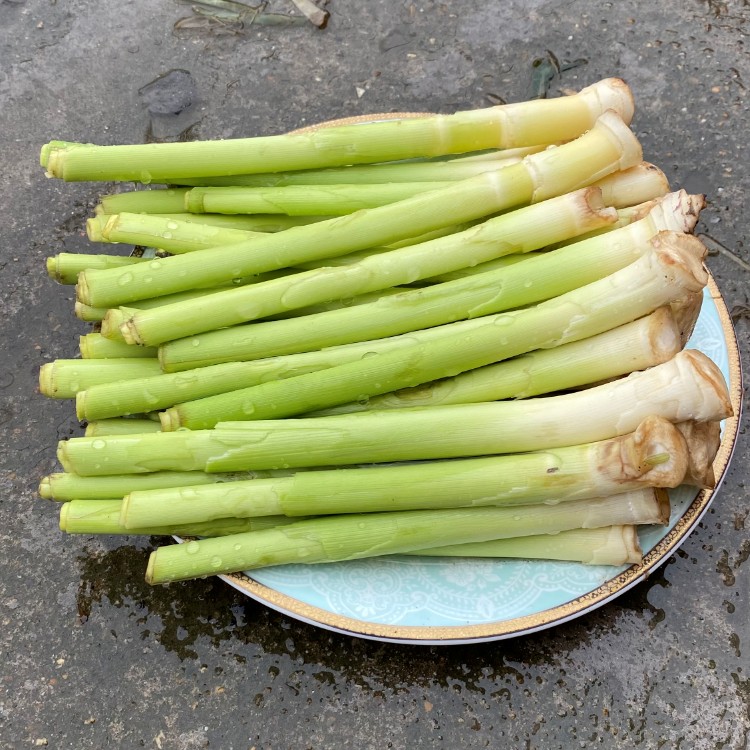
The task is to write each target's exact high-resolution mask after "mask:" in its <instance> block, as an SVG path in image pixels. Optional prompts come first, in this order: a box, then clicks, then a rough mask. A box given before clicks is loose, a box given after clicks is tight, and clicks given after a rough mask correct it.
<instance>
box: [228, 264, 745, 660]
mask: <svg viewBox="0 0 750 750" xmlns="http://www.w3.org/2000/svg"><path fill="white" fill-rule="evenodd" d="M707 271H708V269H707ZM707 289H708V293H709V295H710V297H711V299H712V301H713V303H714V305H715V306H716V310H717V312H718V316H719V320H720V323H721V327H722V331H723V333H724V338H725V343H726V346H727V354H728V370H729V383H728V387H729V397H730V402H731V404H732V409H733V411H734V414H733V416H731V417H728V418H727V419H726V421H725V430H724V437H723V438H722V441H721V444H720V446H719V450H718V452H717V454H716V457H715V459H714V471H715V474H716V476H717V478H718V480H717V484H716V487H714V488H712V489H702V490H700V491H699V492H698V494H697V495H696V497H695V499H694V500H693V501H692V502H691V503H690V505H689V506H688V507H687V508H686V509H685V511H684V512H683V514H682V515H681V516H680V517H679V518H678V519H677V521H676V523H675V524H674V526H673V527H672V528H671V529H670V530H669V531H668V532H667V534H666V535H665V536H664V537H663V538H662V539H660V540H659V542H657V544H656V545H655V546H654V547H653V549H651V550H650V551H649V552H648V553H646V554H645V555H644V557H643V560H642V561H641V562H640V563H638V564H634V565H631V566H630V567H628V568H627V569H625V570H624V571H621V572H620V573H618V574H616V575H614V576H613V577H611V578H609V579H607V580H606V581H604V582H603V583H602V584H600V585H599V586H597V587H596V588H595V589H592V590H591V591H589V592H587V593H585V594H582V595H581V596H578V597H575V598H574V599H571V600H569V601H567V602H564V603H562V604H559V605H556V606H554V607H551V608H549V609H544V610H540V611H539V612H534V613H530V614H527V615H523V616H521V617H514V618H510V619H507V620H493V621H491V622H487V623H481V624H475V625H439V626H436V625H389V624H385V623H377V622H370V621H367V620H359V619H357V618H353V617H348V616H345V615H340V614H337V613H334V612H331V611H329V610H326V609H322V608H320V607H316V606H315V605H311V604H307V603H306V602H303V601H301V600H299V599H297V598H295V597H294V596H291V595H289V594H284V593H281V592H279V591H277V590H276V589H273V588H271V587H270V586H268V585H266V584H263V583H260V582H259V581H256V580H255V579H253V578H251V577H250V576H248V575H247V574H245V573H233V574H226V575H219V576H217V577H218V578H220V579H221V580H223V581H225V582H226V583H228V584H229V585H230V586H232V587H233V588H234V589H236V590H238V591H240V592H241V593H243V594H245V595H246V596H249V597H250V598H252V599H255V600H256V601H258V602H260V603H262V604H265V605H266V606H268V607H270V608H271V609H274V610H276V611H278V612H281V613H282V614H285V615H288V616H290V617H293V618H295V619H297V620H300V621H302V622H306V623H308V624H310V625H314V626H316V627H320V628H323V629H325V630H329V631H333V632H336V633H340V634H343V635H350V636H355V637H358V638H364V639H368V640H376V641H381V642H390V643H403V644H412V645H459V644H468V643H483V642H488V641H497V640H504V639H508V638H515V637H519V636H522V635H528V634H530V633H535V632H539V631H541V630H546V629H548V628H552V627H555V626H557V625H560V624H563V623H565V622H569V621H570V620H573V619H575V618H577V617H581V616H583V615H585V614H587V613H589V612H592V611H593V610H595V609H598V608H599V607H601V606H603V605H604V604H606V603H608V602H610V601H612V600H613V599H615V598H616V597H617V596H620V595H621V594H623V593H625V592H626V591H628V590H629V589H631V588H632V587H633V586H635V585H636V584H638V583H640V582H641V581H643V580H645V579H646V578H647V577H648V576H649V575H650V574H651V573H652V572H654V571H655V570H656V569H657V568H658V567H659V566H660V565H661V564H663V563H664V562H665V561H666V560H667V559H668V557H669V556H670V555H671V554H672V553H674V552H675V551H676V550H677V549H678V548H679V547H680V545H681V544H682V543H683V542H684V541H685V540H686V539H687V537H688V536H690V534H691V533H692V531H693V530H694V529H695V527H696V526H697V525H698V523H699V522H700V520H701V519H702V518H703V516H704V514H705V513H706V511H707V510H708V508H709V506H710V505H711V502H712V501H713V499H714V497H715V496H716V493H717V492H718V491H719V489H720V487H721V484H722V483H723V480H724V477H725V476H726V473H727V469H728V467H729V462H730V461H731V458H732V455H733V454H734V449H735V446H736V444H737V437H738V433H739V424H740V420H741V417H742V362H741V359H740V352H739V343H738V341H737V334H736V332H735V330H734V326H733V324H732V319H731V317H730V314H729V310H728V308H727V305H726V302H725V301H724V298H723V297H722V295H721V292H720V290H719V288H718V285H717V284H716V281H715V280H714V277H713V275H712V274H711V272H710V271H708V284H707Z"/></svg>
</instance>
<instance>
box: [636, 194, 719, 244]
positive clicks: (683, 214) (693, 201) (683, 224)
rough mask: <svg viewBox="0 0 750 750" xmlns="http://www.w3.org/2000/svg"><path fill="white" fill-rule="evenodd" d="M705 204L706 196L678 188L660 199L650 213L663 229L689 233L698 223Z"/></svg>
mask: <svg viewBox="0 0 750 750" xmlns="http://www.w3.org/2000/svg"><path fill="white" fill-rule="evenodd" d="M705 206H706V196H704V195H700V194H699V195H690V194H689V193H687V192H686V191H685V190H678V191H676V192H674V193H668V194H667V195H665V196H664V197H663V198H661V199H659V200H658V201H657V202H656V205H655V206H653V208H652V209H651V211H649V212H648V213H649V214H650V215H651V217H652V219H653V220H654V221H655V223H656V224H657V226H659V227H661V228H662V229H671V230H672V231H675V232H685V233H689V232H692V231H693V229H694V228H695V225H696V224H697V223H698V219H699V217H700V213H701V211H702V210H703V209H704V208H705Z"/></svg>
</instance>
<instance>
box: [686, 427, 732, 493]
mask: <svg viewBox="0 0 750 750" xmlns="http://www.w3.org/2000/svg"><path fill="white" fill-rule="evenodd" d="M675 426H676V427H677V429H678V430H679V431H680V433H681V434H682V436H683V438H684V439H685V442H686V443H687V446H688V454H689V457H690V460H689V463H688V469H687V473H686V474H685V479H684V482H685V484H689V485H691V486H693V487H708V488H709V489H712V488H714V487H716V474H715V473H714V467H713V464H714V459H715V458H716V454H717V453H718V451H719V446H720V445H721V423H720V422H694V421H689V422H679V423H678V424H677V425H675Z"/></svg>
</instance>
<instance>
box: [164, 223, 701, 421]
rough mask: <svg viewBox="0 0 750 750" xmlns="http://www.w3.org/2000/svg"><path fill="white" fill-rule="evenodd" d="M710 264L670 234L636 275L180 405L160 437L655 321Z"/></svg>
mask: <svg viewBox="0 0 750 750" xmlns="http://www.w3.org/2000/svg"><path fill="white" fill-rule="evenodd" d="M704 255H705V248H704V247H703V245H702V244H701V243H700V241H699V240H697V239H695V238H694V237H692V236H691V235H683V234H677V233H674V232H663V233H661V234H660V235H658V237H657V238H655V239H654V240H652V250H651V251H649V252H648V253H647V254H645V255H643V256H641V257H640V258H639V259H638V260H636V261H635V262H634V263H632V264H631V265H630V266H627V267H625V268H623V269H621V270H620V271H616V272H615V273H613V274H611V275H610V276H607V277H605V278H604V279H601V280H599V281H594V282H592V283H590V284H586V285H585V286H582V287H580V288H578V289H575V290H573V291H570V292H567V293H566V294H563V295H560V296H559V297H555V298H554V299H552V300H549V301H547V302H544V303H542V304H539V305H537V306H536V307H530V308H527V309H523V310H517V311H513V312H508V313H501V314H499V315H495V316H488V317H486V318H479V319H477V320H476V321H475V326H474V327H473V328H472V329H471V332H470V333H469V334H468V335H467V333H466V332H465V331H463V330H462V331H460V332H458V333H456V334H454V335H449V336H445V337H443V338H441V339H439V340H437V341H432V342H430V343H428V344H420V343H416V342H415V343H414V344H413V345H412V346H411V347H408V348H406V347H405V348H403V349H401V350H400V351H395V352H388V353H383V354H377V355H375V356H373V357H368V358H365V359H362V360H360V361H358V362H350V363H348V364H344V365H339V366H337V367H333V368H330V369H328V370H323V371H320V372H313V373H308V374H306V375H299V376H297V377H295V378H288V379H286V380H281V381H277V382H272V383H263V384H262V385H257V386H253V387H251V388H244V389H240V390H237V391H232V392H230V393H224V394H220V395H218V396H211V397H209V398H204V399H200V400H198V401H192V402H189V403H186V404H180V405H178V406H174V407H172V408H170V409H168V410H167V411H165V412H162V413H161V414H160V415H159V416H160V419H161V420H162V428H163V429H164V430H175V429H178V428H179V427H188V428H189V429H203V428H206V427H213V426H214V425H215V424H217V422H221V421H227V420H233V419H236V420H256V419H279V418H282V417H289V416H294V415H298V414H304V413H305V412H310V411H314V410H316V409H323V408H327V407H330V406H335V405H337V404H344V403H348V402H349V401H364V400H366V399H368V398H371V397H372V396H377V395H379V394H381V393H390V392H391V391H396V390H399V389H400V388H408V387H410V386H415V385H421V384H422V383H428V382H430V381H432V380H438V379H440V378H448V377H453V376H454V375H457V374H458V373H460V372H466V371H467V370H473V369H474V368H477V367H482V366H484V365H488V364H492V363H494V362H499V361H500V360H503V359H509V358H510V357H515V356H517V355H519V354H524V353H526V352H529V351H532V350H534V349H545V348H549V347H554V346H558V345H560V344H564V343H566V342H568V341H576V340H580V339H584V338H589V337H590V336H594V335H596V334H598V333H603V332H604V331H608V330H611V329H612V328H616V327H617V326H620V325H624V324H625V323H629V322H631V321H632V320H635V319H637V318H639V317H642V316H643V315H647V314H649V313H651V312H653V311H654V310H655V309H656V308H658V307H662V306H663V305H665V304H668V303H669V301H670V300H672V299H675V298H678V297H680V296H682V295H683V294H684V292H685V290H686V289H687V290H697V289H702V288H703V287H704V286H705V284H706V281H707V276H706V271H705V269H704V268H703V265H702V258H703V257H704ZM512 268H514V266H511V269H509V270H512Z"/></svg>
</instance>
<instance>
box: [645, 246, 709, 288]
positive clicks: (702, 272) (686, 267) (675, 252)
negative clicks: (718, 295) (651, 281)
mask: <svg viewBox="0 0 750 750" xmlns="http://www.w3.org/2000/svg"><path fill="white" fill-rule="evenodd" d="M650 245H651V247H652V248H653V249H654V251H655V253H656V256H657V261H658V263H659V265H660V266H661V267H662V268H663V269H664V271H665V272H666V273H668V274H669V275H671V276H672V277H673V278H674V279H675V280H676V281H678V282H679V284H680V286H682V288H683V289H685V290H686V291H688V292H698V291H701V290H702V289H703V287H705V286H706V284H708V272H707V271H706V269H705V267H704V266H703V259H704V258H705V256H706V248H705V246H704V245H703V243H702V242H701V241H700V240H699V239H698V238H697V237H694V236H693V235H690V234H682V233H681V232H670V231H661V232H659V234H657V235H656V237H653V238H652V239H651V240H650Z"/></svg>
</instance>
